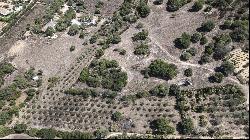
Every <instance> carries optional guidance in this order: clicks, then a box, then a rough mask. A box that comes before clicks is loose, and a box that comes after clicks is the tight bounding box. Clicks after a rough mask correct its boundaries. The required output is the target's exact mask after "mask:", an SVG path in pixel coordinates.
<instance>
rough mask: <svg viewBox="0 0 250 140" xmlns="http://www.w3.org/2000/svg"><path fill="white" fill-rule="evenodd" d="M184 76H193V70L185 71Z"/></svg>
mask: <svg viewBox="0 0 250 140" xmlns="http://www.w3.org/2000/svg"><path fill="white" fill-rule="evenodd" d="M184 75H185V76H187V77H190V76H193V70H192V69H191V68H188V69H186V70H185V71H184Z"/></svg>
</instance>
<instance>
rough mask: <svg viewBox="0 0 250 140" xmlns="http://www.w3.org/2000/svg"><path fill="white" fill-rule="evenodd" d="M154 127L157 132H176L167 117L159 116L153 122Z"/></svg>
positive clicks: (162, 133) (161, 133)
mask: <svg viewBox="0 0 250 140" xmlns="http://www.w3.org/2000/svg"><path fill="white" fill-rule="evenodd" d="M151 123H152V129H153V130H154V132H155V133H156V134H160V135H164V134H167V135H169V134H173V133H174V132H175V129H174V127H172V126H171V125H170V122H169V121H168V120H166V119H165V118H159V119H156V120H154V121H152V122H151Z"/></svg>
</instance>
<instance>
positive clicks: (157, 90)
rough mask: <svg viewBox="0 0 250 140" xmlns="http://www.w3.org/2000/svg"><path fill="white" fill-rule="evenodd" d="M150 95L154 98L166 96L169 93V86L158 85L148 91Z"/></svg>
mask: <svg viewBox="0 0 250 140" xmlns="http://www.w3.org/2000/svg"><path fill="white" fill-rule="evenodd" d="M150 93H151V94H152V95H154V96H159V97H164V96H167V95H168V93H169V86H166V85H162V84H160V85H158V86H156V87H154V88H153V89H152V90H150Z"/></svg>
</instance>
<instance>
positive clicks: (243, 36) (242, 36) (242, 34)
mask: <svg viewBox="0 0 250 140" xmlns="http://www.w3.org/2000/svg"><path fill="white" fill-rule="evenodd" d="M230 37H231V38H232V40H233V41H234V42H242V41H245V40H247V39H249V33H248V31H247V30H244V29H240V28H237V29H234V30H233V31H232V32H231V33H230Z"/></svg>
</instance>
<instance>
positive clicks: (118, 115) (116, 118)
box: [112, 111, 122, 121]
mask: <svg viewBox="0 0 250 140" xmlns="http://www.w3.org/2000/svg"><path fill="white" fill-rule="evenodd" d="M121 119H122V113H120V112H118V111H116V112H115V113H113V114H112V120H114V121H120V120H121Z"/></svg>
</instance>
